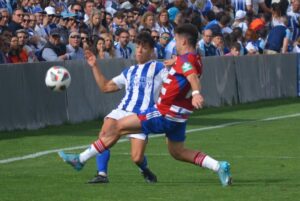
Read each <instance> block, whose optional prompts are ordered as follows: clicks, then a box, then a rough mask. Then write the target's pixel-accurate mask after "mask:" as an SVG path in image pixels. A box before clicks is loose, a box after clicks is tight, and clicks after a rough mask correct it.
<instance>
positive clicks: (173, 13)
mask: <svg viewBox="0 0 300 201" xmlns="http://www.w3.org/2000/svg"><path fill="white" fill-rule="evenodd" d="M178 13H179V9H178V8H176V7H172V8H169V9H168V14H169V19H170V21H171V22H174V21H175V18H176V16H177V14H178Z"/></svg>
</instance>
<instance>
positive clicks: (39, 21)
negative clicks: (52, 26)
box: [33, 7, 48, 39]
mask: <svg viewBox="0 0 300 201" xmlns="http://www.w3.org/2000/svg"><path fill="white" fill-rule="evenodd" d="M33 14H34V16H35V18H36V25H35V28H34V30H35V31H36V33H37V35H38V36H40V37H41V38H44V39H47V38H48V34H47V32H46V31H45V28H44V14H46V12H45V11H44V10H43V9H41V8H39V7H36V8H35V9H34V10H33Z"/></svg>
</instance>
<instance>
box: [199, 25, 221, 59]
mask: <svg viewBox="0 0 300 201" xmlns="http://www.w3.org/2000/svg"><path fill="white" fill-rule="evenodd" d="M212 38H213V32H212V30H210V29H206V30H204V31H203V38H202V39H201V40H200V41H199V42H198V48H199V51H200V54H201V56H202V57H208V56H216V54H217V52H216V50H217V49H216V47H215V46H214V45H213V44H212Z"/></svg>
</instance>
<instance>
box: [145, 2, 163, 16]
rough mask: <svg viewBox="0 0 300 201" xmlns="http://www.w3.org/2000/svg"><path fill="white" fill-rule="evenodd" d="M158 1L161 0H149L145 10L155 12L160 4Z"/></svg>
mask: <svg viewBox="0 0 300 201" xmlns="http://www.w3.org/2000/svg"><path fill="white" fill-rule="evenodd" d="M160 3H161V0H149V5H148V8H147V11H149V12H152V13H154V14H156V13H157V9H158V7H159V6H160Z"/></svg>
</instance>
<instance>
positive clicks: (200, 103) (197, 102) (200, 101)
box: [192, 94, 204, 109]
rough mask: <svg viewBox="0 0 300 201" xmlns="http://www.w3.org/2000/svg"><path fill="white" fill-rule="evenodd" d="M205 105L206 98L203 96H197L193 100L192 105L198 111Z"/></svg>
mask: <svg viewBox="0 0 300 201" xmlns="http://www.w3.org/2000/svg"><path fill="white" fill-rule="evenodd" d="M203 104H204V98H203V96H202V95H201V94H195V95H194V96H193V99H192V105H193V106H194V107H195V108H196V109H200V108H202V107H203Z"/></svg>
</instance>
